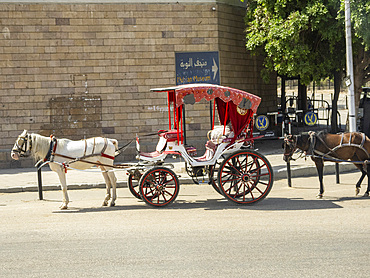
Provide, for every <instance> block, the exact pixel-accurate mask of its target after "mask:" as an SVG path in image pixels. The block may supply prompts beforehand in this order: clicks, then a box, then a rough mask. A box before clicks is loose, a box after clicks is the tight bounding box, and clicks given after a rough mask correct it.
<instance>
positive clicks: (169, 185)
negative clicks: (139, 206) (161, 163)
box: [139, 167, 180, 207]
mask: <svg viewBox="0 0 370 278" xmlns="http://www.w3.org/2000/svg"><path fill="white" fill-rule="evenodd" d="M139 186H140V188H139V192H140V196H141V199H142V200H143V201H144V202H145V203H147V204H148V205H150V206H155V207H163V206H166V205H168V204H171V203H172V202H173V201H174V200H175V199H176V197H177V195H178V194H179V189H180V184H179V180H178V178H177V176H176V174H175V173H174V172H173V171H172V170H170V169H168V168H165V167H154V168H152V169H150V170H148V171H147V172H145V173H144V174H143V175H142V176H141V179H140V181H139Z"/></svg>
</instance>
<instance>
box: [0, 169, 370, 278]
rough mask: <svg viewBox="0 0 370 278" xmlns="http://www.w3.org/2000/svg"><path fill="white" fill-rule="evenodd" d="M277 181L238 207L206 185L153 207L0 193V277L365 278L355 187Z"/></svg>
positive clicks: (82, 193) (99, 193)
mask: <svg viewBox="0 0 370 278" xmlns="http://www.w3.org/2000/svg"><path fill="white" fill-rule="evenodd" d="M358 176H359V174H357V173H356V174H344V175H342V176H341V184H340V185H335V184H334V180H335V179H334V177H333V176H326V177H325V183H326V197H325V198H324V199H323V200H317V199H316V198H315V195H316V194H317V191H318V188H317V184H318V181H317V178H316V177H311V178H296V179H294V186H295V187H294V188H288V187H287V185H286V181H285V180H278V181H277V182H275V184H274V188H273V189H272V191H271V193H270V194H269V196H268V198H267V199H265V200H264V201H262V202H260V203H258V204H255V205H253V206H237V205H234V204H232V203H229V202H227V201H225V200H224V199H223V198H222V197H221V196H220V195H218V194H217V193H216V192H214V191H213V189H212V188H211V187H210V186H206V185H202V186H196V185H184V186H182V187H181V189H180V194H179V196H178V199H177V202H175V203H174V204H172V205H171V206H169V207H167V208H162V209H154V208H149V207H147V206H146V205H145V204H144V203H143V202H141V201H138V200H137V199H135V198H134V197H132V196H131V195H130V193H129V191H128V189H127V188H120V189H118V194H119V198H118V200H117V206H116V207H114V208H109V207H108V208H107V207H104V208H102V207H100V204H101V202H102V200H103V198H104V189H100V188H96V189H86V190H71V191H69V193H70V198H71V200H72V202H71V203H70V209H69V210H66V211H60V210H58V206H59V201H60V199H61V193H60V192H59V191H47V192H45V193H44V197H45V200H44V201H39V200H37V192H22V193H12V194H6V193H2V194H0V227H1V229H0V246H1V248H0V276H1V277H369V272H370V264H369V254H370V242H369V230H370V222H369V216H368V215H369V214H370V199H365V198H355V197H353V193H354V185H353V180H355V179H357V178H358Z"/></svg>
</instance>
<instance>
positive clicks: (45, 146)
mask: <svg viewBox="0 0 370 278" xmlns="http://www.w3.org/2000/svg"><path fill="white" fill-rule="evenodd" d="M31 136H32V151H31V153H32V156H33V157H34V158H35V159H36V160H39V159H43V158H45V157H46V155H47V153H48V152H49V149H50V141H51V138H50V137H45V136H42V135H39V134H36V133H32V134H31ZM69 141H71V140H69V139H58V147H59V148H62V149H64V147H65V145H66V144H67V143H68V142H69Z"/></svg>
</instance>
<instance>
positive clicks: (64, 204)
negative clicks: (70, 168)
mask: <svg viewBox="0 0 370 278" xmlns="http://www.w3.org/2000/svg"><path fill="white" fill-rule="evenodd" d="M49 166H50V169H51V170H52V171H54V172H56V173H57V174H58V176H59V181H60V185H61V187H62V192H63V202H62V204H61V205H60V206H59V208H60V209H67V208H68V203H69V197H68V192H67V179H66V173H65V172H64V168H63V167H62V166H60V165H57V164H54V163H50V164H49Z"/></svg>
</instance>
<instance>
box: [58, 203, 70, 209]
mask: <svg viewBox="0 0 370 278" xmlns="http://www.w3.org/2000/svg"><path fill="white" fill-rule="evenodd" d="M59 208H60V209H67V208H68V206H67V205H66V204H62V205H61V206H60V207H59Z"/></svg>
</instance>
